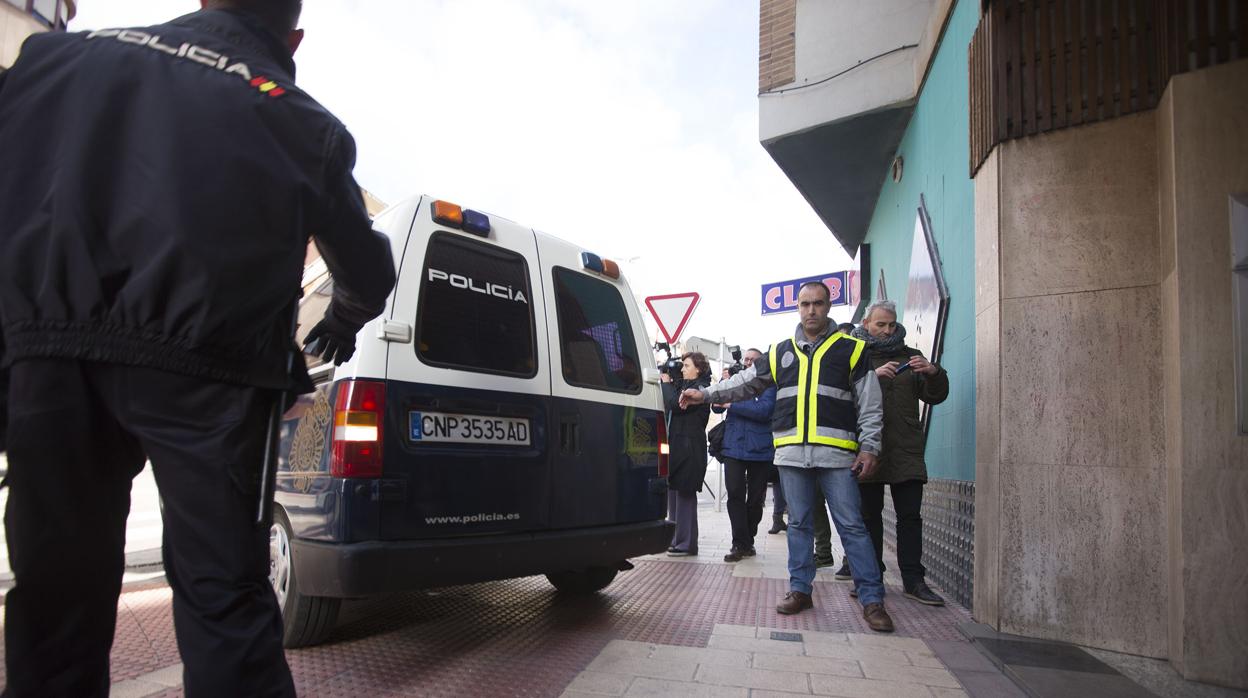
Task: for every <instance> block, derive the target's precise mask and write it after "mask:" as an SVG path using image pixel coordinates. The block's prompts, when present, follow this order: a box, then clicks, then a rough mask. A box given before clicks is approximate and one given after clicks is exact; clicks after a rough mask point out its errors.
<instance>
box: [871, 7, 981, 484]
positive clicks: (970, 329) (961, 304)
mask: <svg viewBox="0 0 1248 698" xmlns="http://www.w3.org/2000/svg"><path fill="white" fill-rule="evenodd" d="M978 23H979V2H978V1H977V0H959V1H958V2H957V4H956V6H955V7H954V10H953V14H952V16H951V17H950V18H949V23H948V24H947V26H946V27H945V34H944V37H943V38H942V39H941V42H940V47H939V49H938V50H937V54H936V58H935V61H934V62H933V64H932V67H931V71H930V72H929V73H928V76H927V82H926V83H925V84H924V86H923V91H922V93H921V94H920V95H919V101H918V104H917V105H916V107H915V110H914V116H913V117H912V118H911V120H910V124H909V126H908V127H907V129H906V134H905V136H904V137H903V138H902V140H901V146H900V148H898V154H899V155H901V156H902V158H903V159H904V170H903V176H902V179H901V182H893V180H892V176H891V173H881V174H882V175H883V179H884V185H883V187H882V188H881V190H880V198H879V201H878V202H877V203H876V206H875V212H874V213H873V214H872V217H871V227H870V228H869V229H868V231H867V237H866V241H867V242H869V243H870V244H871V266H872V267H873V269H872V274H871V275H872V287H871V289H870V292H871V294H872V295H874V294H875V290H876V285H877V284H878V282H879V272H880V270H881V269H883V270H884V278H885V284H886V285H887V292H888V296H889V298H891V299H892V300H894V301H896V302H897V304H898V309H899V310H900V312H901V322H902V324H905V321H906V315H905V298H906V279H907V277H908V276H909V273H910V247H911V245H912V241H913V235H914V222H915V214H916V212H917V210H918V207H919V195H920V194H922V195H923V198H924V200H925V201H926V203H927V209H928V213H929V214H930V215H931V219H932V229H933V230H932V232H933V234H934V236H935V238H936V244H937V247H938V248H939V250H940V256H941V260H942V262H943V265H944V273H945V279H946V281H947V283H948V286H949V303H950V307H949V322H948V325H947V329H946V332H945V341H944V354H943V356H942V358H941V362H940V363H941V364H942V365H943V366H944V367H945V369H946V370H947V371H948V372H949V382H950V385H949V399H948V400H946V401H945V402H944V403H943V404H941V405H938V406H937V407H935V408H934V409H933V412H932V414H933V417H932V427H931V432H930V434H929V436H928V441H927V470H928V475H929V476H930V477H933V478H951V479H955V480H974V479H975V192H974V183H973V182H972V181H971V179H970V176H969V174H968V172H967V161H968V158H969V156H968V151H969V142H968V122H967V112H968V97H967V90H968V87H967V55H966V51H967V45H968V44H969V43H970V41H971V35H972V34H973V33H974V31H975V26H976V25H977V24H978ZM866 291H867V289H864V293H865V292H866Z"/></svg>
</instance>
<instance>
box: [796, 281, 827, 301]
mask: <svg viewBox="0 0 1248 698" xmlns="http://www.w3.org/2000/svg"><path fill="white" fill-rule="evenodd" d="M807 286H809V287H811V288H814V287H816V286H818V287H819V288H821V289H823V297H824V298H826V299H828V300H829V301H830V300H832V289H830V288H828V285H827V284H825V283H823V282H822V281H807V282H806V283H804V284H802V285H801V286H798V287H797V294H798V295H799V296H800V295H801V294H802V291H803V290H804V289H805V288H806V287H807Z"/></svg>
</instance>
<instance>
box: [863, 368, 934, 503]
mask: <svg viewBox="0 0 1248 698" xmlns="http://www.w3.org/2000/svg"><path fill="white" fill-rule="evenodd" d="M922 355H923V352H921V351H919V350H918V349H913V348H911V347H908V346H905V345H902V346H900V347H898V348H896V349H895V350H893V352H892V353H888V354H883V353H880V352H879V351H875V350H873V351H871V353H870V361H871V363H870V366H871V368H873V369H875V368H879V367H880V366H883V365H884V364H886V363H888V362H889V361H897V362H899V363H903V364H904V363H906V362H907V361H909V360H910V357H912V356H922ZM936 368H938V369H940V370H939V371H938V372H937V373H936V374H935V375H923V374H920V373H915V372H914V369H910V370H908V371H906V372H905V373H902V374H901V375H900V376H897V377H896V378H881V379H880V390H881V391H882V392H883V393H884V434H883V446H882V448H881V449H880V464H879V467H878V468H876V470H875V473H874V474H872V476H871V477H870V478H869V479H868V478H862V479H859V482H883V483H890V484H891V483H894V482H906V481H907V480H920V481H922V482H927V463H926V462H925V461H924V460H923V451H924V449H925V448H926V446H927V436H926V435H925V434H924V433H923V427H922V425H921V424H920V423H919V400H922V401H923V402H926V403H927V404H929V405H939V404H940V403H942V402H944V401H945V398H947V397H949V374H948V373H946V372H945V369H943V368H940V367H939V366H937V367H936Z"/></svg>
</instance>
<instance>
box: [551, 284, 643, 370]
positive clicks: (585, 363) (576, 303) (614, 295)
mask: <svg viewBox="0 0 1248 698" xmlns="http://www.w3.org/2000/svg"><path fill="white" fill-rule="evenodd" d="M555 308H556V310H557V312H558V314H559V346H560V349H561V351H560V352H559V353H560V354H562V355H563V377H564V379H565V380H567V381H568V383H569V384H571V385H576V386H580V387H583V388H596V389H599V390H611V391H615V392H621V393H634V394H636V393H640V392H641V370H640V363H638V360H637V343H636V341H635V340H634V338H633V328H632V325H631V324H629V321H628V311H627V310H626V309H625V308H624V302H623V300H621V298H620V292H619V290H617V289H616V287H615V286H613V285H611V284H609V283H607V282H605V281H601V280H599V279H595V278H593V277H590V276H587V275H585V274H581V273H579V272H575V271H572V270H571V269H562V268H558V267H556V268H555Z"/></svg>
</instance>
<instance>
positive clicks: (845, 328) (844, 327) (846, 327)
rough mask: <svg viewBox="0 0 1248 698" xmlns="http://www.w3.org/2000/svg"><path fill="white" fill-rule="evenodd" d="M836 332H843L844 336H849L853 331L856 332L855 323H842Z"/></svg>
mask: <svg viewBox="0 0 1248 698" xmlns="http://www.w3.org/2000/svg"><path fill="white" fill-rule="evenodd" d="M836 330H837V331H838V332H842V333H844V334H849V333H850V332H853V331H854V323H852V322H842V323H841V324H839V325H837V326H836Z"/></svg>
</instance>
